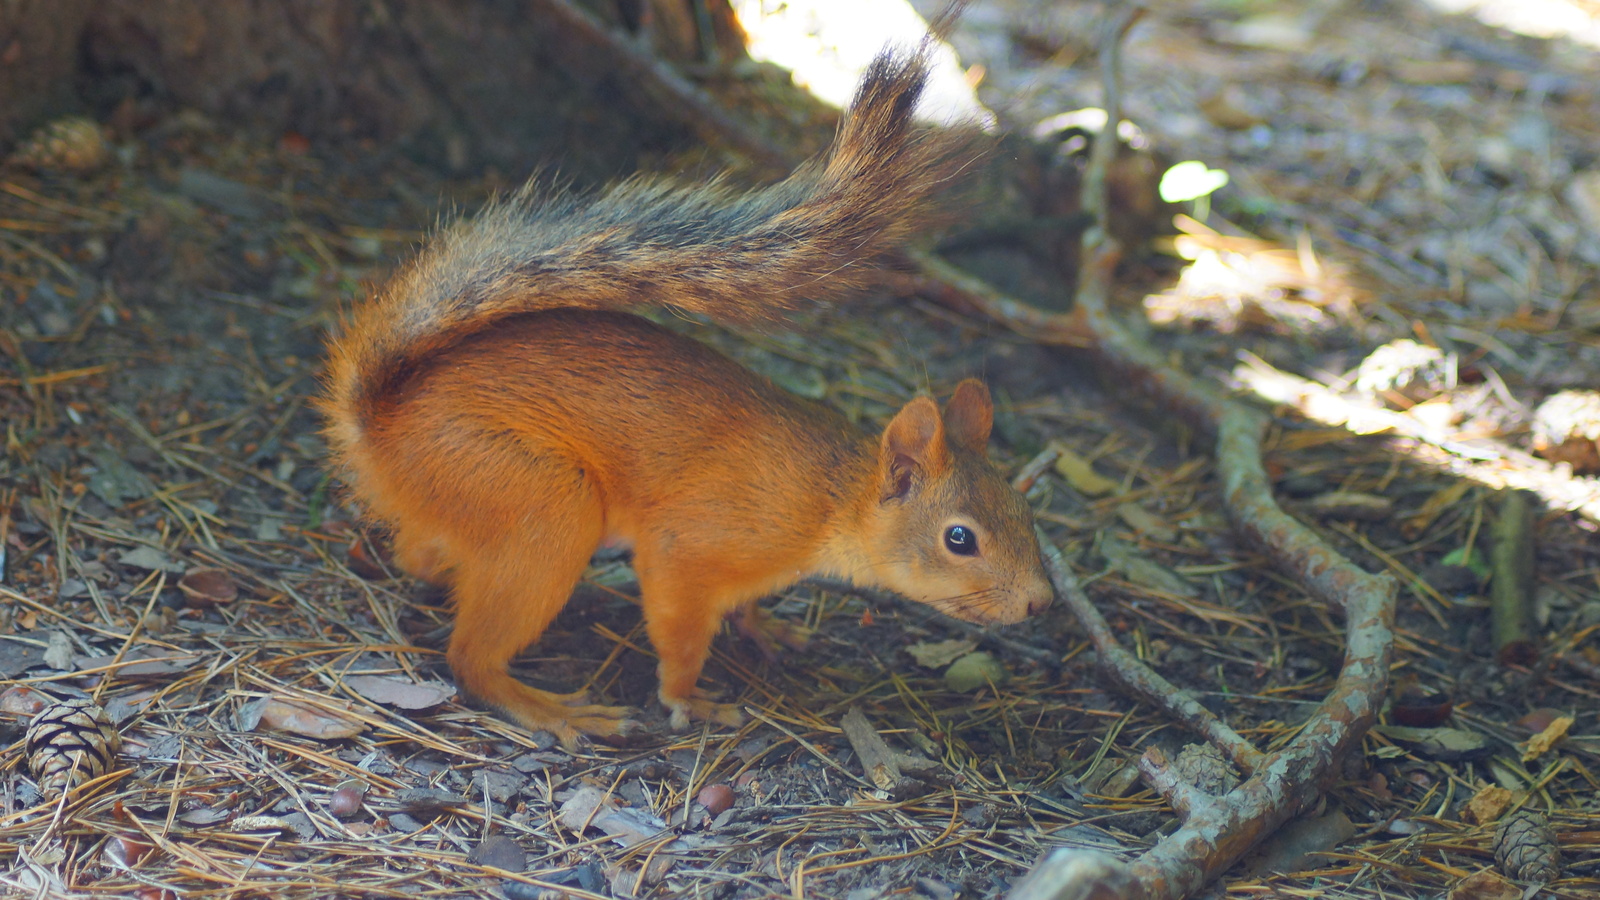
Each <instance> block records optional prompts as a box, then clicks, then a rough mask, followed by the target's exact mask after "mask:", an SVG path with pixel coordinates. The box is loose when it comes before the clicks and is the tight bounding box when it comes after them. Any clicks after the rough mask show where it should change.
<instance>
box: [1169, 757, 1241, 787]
mask: <svg viewBox="0 0 1600 900" xmlns="http://www.w3.org/2000/svg"><path fill="white" fill-rule="evenodd" d="M1172 768H1173V769H1174V770H1176V771H1177V773H1178V777H1179V778H1182V779H1183V780H1184V781H1186V782H1188V783H1189V784H1191V785H1193V786H1195V787H1197V788H1199V789H1200V790H1202V791H1204V792H1205V793H1207V794H1210V795H1211V796H1213V797H1221V796H1222V795H1223V794H1226V793H1227V792H1229V791H1231V790H1233V789H1234V788H1236V787H1238V786H1239V776H1238V775H1236V774H1235V773H1234V771H1233V767H1232V766H1230V765H1228V761H1227V760H1226V759H1224V758H1223V756H1222V751H1221V750H1218V749H1217V748H1215V747H1213V746H1211V745H1210V744H1186V745H1185V746H1184V748H1183V749H1182V750H1180V751H1178V759H1177V760H1176V761H1175V762H1174V763H1173V764H1172Z"/></svg>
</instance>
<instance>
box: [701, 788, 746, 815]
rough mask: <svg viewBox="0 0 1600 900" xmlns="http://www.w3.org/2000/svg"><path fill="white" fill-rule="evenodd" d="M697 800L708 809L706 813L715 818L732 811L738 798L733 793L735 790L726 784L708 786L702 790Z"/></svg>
mask: <svg viewBox="0 0 1600 900" xmlns="http://www.w3.org/2000/svg"><path fill="white" fill-rule="evenodd" d="M695 799H696V800H698V801H700V805H701V806H704V807H705V808H706V812H708V813H710V814H712V815H713V816H715V815H720V814H721V813H723V812H725V811H726V810H728V809H731V808H732V807H733V801H734V800H735V799H737V797H736V795H735V794H734V793H733V788H731V787H728V786H727V785H725V784H708V785H706V786H705V787H703V788H701V789H700V793H699V794H697V795H695Z"/></svg>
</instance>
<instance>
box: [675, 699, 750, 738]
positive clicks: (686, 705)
mask: <svg viewBox="0 0 1600 900" xmlns="http://www.w3.org/2000/svg"><path fill="white" fill-rule="evenodd" d="M661 705H662V706H665V707H666V708H667V710H668V712H670V713H671V714H672V717H671V720H670V721H671V723H672V728H673V730H674V731H682V730H684V729H685V728H688V727H689V720H690V719H702V720H705V721H707V722H714V723H716V724H718V725H726V726H728V727H730V728H734V727H738V726H739V725H742V724H744V713H742V712H740V711H739V707H738V706H737V705H736V704H733V703H718V702H716V701H714V700H708V699H706V697H705V695H704V694H702V693H701V692H700V691H695V692H694V695H693V696H690V697H668V696H666V695H662V697H661Z"/></svg>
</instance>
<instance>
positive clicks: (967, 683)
mask: <svg viewBox="0 0 1600 900" xmlns="http://www.w3.org/2000/svg"><path fill="white" fill-rule="evenodd" d="M1009 677H1010V676H1009V674H1008V673H1007V672H1006V669H1005V666H1002V665H1000V661H999V660H997V659H995V658H994V657H993V656H991V655H990V654H988V653H984V652H983V651H982V650H979V651H978V652H976V653H968V654H967V655H966V656H963V657H961V658H960V659H958V660H956V661H955V662H953V663H951V664H950V668H948V669H946V670H945V672H944V684H945V687H948V688H949V689H950V690H952V691H955V692H956V693H958V694H965V693H967V692H969V691H975V690H978V689H979V688H984V687H988V686H990V685H996V684H1005V683H1006V680H1007V679H1008V678H1009Z"/></svg>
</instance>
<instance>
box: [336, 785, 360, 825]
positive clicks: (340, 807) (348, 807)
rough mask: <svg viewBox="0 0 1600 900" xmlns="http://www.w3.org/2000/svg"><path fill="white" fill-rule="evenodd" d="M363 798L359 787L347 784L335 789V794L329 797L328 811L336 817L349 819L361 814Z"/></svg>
mask: <svg viewBox="0 0 1600 900" xmlns="http://www.w3.org/2000/svg"><path fill="white" fill-rule="evenodd" d="M363 799H364V797H363V796H362V792H361V790H360V789H359V788H355V787H351V786H349V785H346V786H344V787H341V788H339V789H338V790H337V791H334V792H333V796H332V797H329V798H328V813H329V814H330V815H332V816H333V817H334V818H336V819H348V818H351V817H352V816H356V815H359V814H360V812H361V802H362V800H363Z"/></svg>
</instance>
